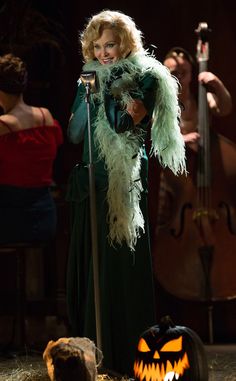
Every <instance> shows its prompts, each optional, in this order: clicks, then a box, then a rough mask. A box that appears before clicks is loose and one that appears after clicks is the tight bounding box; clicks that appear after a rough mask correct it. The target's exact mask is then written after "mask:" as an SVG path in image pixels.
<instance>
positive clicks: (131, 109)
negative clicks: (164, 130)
mask: <svg viewBox="0 0 236 381" xmlns="http://www.w3.org/2000/svg"><path fill="white" fill-rule="evenodd" d="M126 111H127V112H128V113H129V114H130V115H131V116H132V118H133V121H134V125H136V124H138V123H140V122H141V120H142V119H143V118H144V117H145V115H147V110H146V108H145V107H144V104H143V102H142V101H141V100H139V99H135V100H133V101H132V102H130V103H129V104H128V105H127V107H126Z"/></svg>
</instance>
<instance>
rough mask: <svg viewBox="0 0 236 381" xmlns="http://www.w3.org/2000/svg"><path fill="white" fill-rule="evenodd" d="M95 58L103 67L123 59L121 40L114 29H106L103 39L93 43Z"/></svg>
mask: <svg viewBox="0 0 236 381" xmlns="http://www.w3.org/2000/svg"><path fill="white" fill-rule="evenodd" d="M93 50H94V56H95V58H97V60H98V61H99V62H100V64H102V65H107V64H112V63H114V62H116V61H118V60H119V59H120V58H122V55H121V50H120V41H119V38H118V37H117V36H116V35H115V33H114V31H113V29H104V31H103V32H102V35H101V37H100V38H99V39H98V40H96V41H93Z"/></svg>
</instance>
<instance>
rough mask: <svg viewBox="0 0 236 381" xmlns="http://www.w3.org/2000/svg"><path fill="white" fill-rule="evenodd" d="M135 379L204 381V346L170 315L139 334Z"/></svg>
mask: <svg viewBox="0 0 236 381" xmlns="http://www.w3.org/2000/svg"><path fill="white" fill-rule="evenodd" d="M134 377H135V380H136V381H175V380H178V381H180V380H181V381H207V380H208V366H207V358H206V354H205V350H204V345H203V343H202V341H201V339H200V338H199V336H198V335H197V334H196V333H195V332H194V331H193V330H191V329H190V328H187V327H184V326H175V325H174V323H173V322H172V320H171V319H170V317H169V316H165V317H164V318H162V319H161V322H160V324H159V325H155V326H153V327H150V328H149V329H147V330H146V331H145V332H144V333H143V334H142V335H141V337H140V339H139V342H138V346H137V349H136V356H135V362H134Z"/></svg>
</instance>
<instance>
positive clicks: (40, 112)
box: [33, 107, 54, 126]
mask: <svg viewBox="0 0 236 381" xmlns="http://www.w3.org/2000/svg"><path fill="white" fill-rule="evenodd" d="M33 113H34V115H35V117H36V119H37V120H38V121H39V122H41V123H42V118H44V120H45V125H47V126H52V125H53V124H54V118H53V116H52V114H51V112H50V111H49V110H48V109H47V108H46V107H33ZM41 123H40V124H41Z"/></svg>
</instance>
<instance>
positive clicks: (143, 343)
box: [138, 338, 150, 352]
mask: <svg viewBox="0 0 236 381" xmlns="http://www.w3.org/2000/svg"><path fill="white" fill-rule="evenodd" d="M138 350H139V352H150V348H149V346H148V345H147V343H146V341H145V340H144V339H143V338H141V339H140V340H139V343H138Z"/></svg>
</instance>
